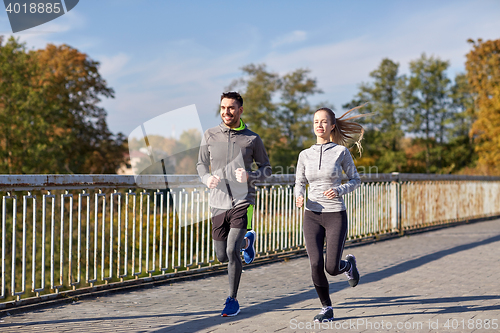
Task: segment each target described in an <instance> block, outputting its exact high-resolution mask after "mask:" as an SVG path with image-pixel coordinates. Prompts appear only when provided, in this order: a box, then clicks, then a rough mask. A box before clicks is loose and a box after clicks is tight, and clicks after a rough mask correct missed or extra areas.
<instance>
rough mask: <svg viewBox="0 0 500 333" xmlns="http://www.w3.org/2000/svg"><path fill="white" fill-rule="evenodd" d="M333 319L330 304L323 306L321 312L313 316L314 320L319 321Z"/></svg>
mask: <svg viewBox="0 0 500 333" xmlns="http://www.w3.org/2000/svg"><path fill="white" fill-rule="evenodd" d="M332 320H333V308H332V307H331V306H327V307H324V308H323V309H321V312H320V313H319V314H317V315H316V317H314V321H319V322H320V323H322V322H325V321H332Z"/></svg>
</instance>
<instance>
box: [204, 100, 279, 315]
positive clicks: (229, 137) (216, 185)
mask: <svg viewBox="0 0 500 333" xmlns="http://www.w3.org/2000/svg"><path fill="white" fill-rule="evenodd" d="M242 113H243V98H242V97H241V95H240V94H239V93H237V92H227V93H223V94H222V96H221V102H220V116H221V119H222V122H221V123H220V124H219V126H216V127H213V128H210V129H208V130H207V131H206V132H205V135H204V143H203V144H202V146H201V147H200V152H199V156H198V163H197V165H196V167H197V170H198V174H199V176H200V177H201V180H202V182H203V183H204V184H205V185H206V186H207V187H209V188H210V206H211V212H212V237H213V239H214V246H215V253H216V255H217V259H218V260H219V261H220V262H226V261H228V262H229V263H228V268H227V269H228V275H229V297H228V298H227V299H226V303H225V307H224V310H223V311H222V313H221V315H222V316H223V317H227V316H236V315H237V314H238V313H239V312H240V306H239V303H238V300H237V299H236V296H237V292H238V286H239V283H240V277H241V271H242V262H241V257H240V251H241V249H242V248H244V258H245V262H246V263H251V262H252V261H253V259H254V258H255V247H254V243H255V232H254V231H248V232H247V229H251V219H252V212H253V205H254V204H255V183H256V182H258V181H263V180H265V178H267V177H269V176H270V175H271V165H270V164H269V158H268V156H267V153H266V149H265V148H264V144H263V143H262V140H261V138H260V137H259V135H257V134H256V133H254V132H252V131H250V130H249V129H248V128H247V126H246V125H245V124H244V123H243V121H242V120H241V114H242ZM254 162H255V164H256V165H257V168H258V169H257V170H255V171H252V167H251V166H252V163H254ZM209 166H210V169H211V172H210V171H209Z"/></svg>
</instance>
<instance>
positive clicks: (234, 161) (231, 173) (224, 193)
mask: <svg viewBox="0 0 500 333" xmlns="http://www.w3.org/2000/svg"><path fill="white" fill-rule="evenodd" d="M242 125H243V126H240V127H239V128H237V129H232V128H228V127H226V126H225V125H224V124H223V123H221V124H219V126H216V127H213V128H210V129H208V130H207V131H206V132H205V135H204V138H203V142H202V145H201V147H200V151H199V154H198V163H197V164H196V169H197V171H198V175H199V176H200V178H201V181H202V182H203V184H205V185H207V181H208V178H209V177H210V176H211V175H214V176H218V177H219V178H220V179H221V181H220V182H219V184H218V186H217V187H216V188H214V189H211V190H210V206H211V207H214V208H220V209H230V208H232V207H235V206H236V205H238V204H242V203H248V204H252V205H254V204H255V183H257V182H261V181H264V180H265V179H266V178H267V177H269V176H271V172H272V171H271V165H270V163H269V157H268V156H267V153H266V149H265V148H264V144H263V142H262V139H261V138H260V137H259V135H258V134H256V133H254V132H252V131H251V130H249V129H248V128H247V126H246V125H245V124H243V122H242ZM253 162H255V164H256V166H257V169H256V170H254V171H252V163H253ZM209 167H210V169H211V173H210V170H209ZM238 168H243V169H245V170H246V171H247V172H248V180H247V182H246V183H239V182H238V181H237V180H236V175H235V171H236V169H238Z"/></svg>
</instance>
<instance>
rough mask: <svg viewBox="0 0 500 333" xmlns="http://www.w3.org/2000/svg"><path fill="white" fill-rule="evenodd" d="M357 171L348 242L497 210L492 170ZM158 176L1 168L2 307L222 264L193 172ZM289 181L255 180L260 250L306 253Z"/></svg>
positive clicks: (499, 198)
mask: <svg viewBox="0 0 500 333" xmlns="http://www.w3.org/2000/svg"><path fill="white" fill-rule="evenodd" d="M146 177H147V178H146ZM362 179H363V182H362V184H361V186H360V187H359V188H358V189H356V190H355V191H354V192H352V193H349V194H348V195H346V196H344V199H345V202H346V206H347V214H348V221H349V230H348V240H349V241H351V242H353V241H359V240H363V239H366V238H373V237H374V236H375V237H376V236H379V235H395V234H403V233H404V232H405V231H406V230H412V229H419V228H426V227H429V226H432V225H436V224H446V223H453V222H457V221H463V220H468V219H475V218H481V217H487V216H496V215H500V177H474V176H445V175H441V176H437V175H413V174H381V175H376V176H372V177H368V176H366V177H362ZM168 181H169V183H168V187H169V188H168V190H146V189H143V188H139V187H137V185H136V181H135V179H134V177H133V176H117V175H4V176H0V190H1V191H2V192H3V195H2V222H1V223H2V224H1V234H0V235H1V247H2V248H1V251H2V252H1V260H2V262H1V266H2V267H1V269H2V271H1V290H0V299H2V300H3V302H2V303H0V309H2V308H5V306H6V305H7V303H9V306H15V305H19V304H23V302H21V301H23V300H26V299H36V298H38V299H44V297H45V298H47V295H48V296H50V297H52V298H53V297H54V295H55V296H57V295H60V294H64V293H68V292H70V291H71V290H77V289H79V290H80V289H85V290H92V288H94V289H95V287H96V286H102V285H108V284H109V285H112V284H116V283H122V284H127V283H128V282H133V281H135V280H138V279H147V278H151V277H158V276H160V277H162V278H168V277H173V276H176V275H177V274H179V272H181V271H184V272H185V271H191V272H197V271H203V270H206V269H211V268H214V267H217V266H222V264H220V263H218V261H217V259H216V257H215V254H214V248H213V244H212V239H211V225H210V222H211V221H210V219H211V216H210V208H209V195H208V190H207V189H206V188H205V187H204V186H203V185H202V184H201V183H199V178H198V177H197V176H180V175H178V176H171V175H169V176H168ZM294 181H295V179H294V175H275V176H272V177H271V178H270V179H268V180H267V181H266V182H265V183H262V184H259V186H258V187H257V191H256V205H255V209H254V217H253V228H254V230H255V231H256V232H257V241H256V250H257V252H258V254H257V256H258V258H266V257H269V256H276V254H280V253H288V252H293V251H303V250H304V240H303V234H302V216H303V210H302V209H298V208H296V207H295V200H294V198H293V184H294ZM140 183H141V184H145V183H148V184H150V186H151V187H150V188H154V187H155V186H156V185H157V187H158V188H165V178H164V177H163V176H143V179H141V182H140ZM29 282H31V283H30V284H29V285H28V284H27V283H29Z"/></svg>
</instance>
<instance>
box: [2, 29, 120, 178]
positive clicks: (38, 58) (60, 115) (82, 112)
mask: <svg viewBox="0 0 500 333" xmlns="http://www.w3.org/2000/svg"><path fill="white" fill-rule="evenodd" d="M98 65H99V63H98V62H96V61H94V60H92V59H90V58H89V57H88V56H87V55H86V54H83V53H81V52H79V51H78V50H76V49H73V48H71V47H70V46H67V45H61V46H54V45H50V44H49V45H47V47H46V48H45V49H41V50H36V51H28V50H26V47H25V45H24V44H21V43H19V42H18V41H17V40H15V39H14V38H10V39H9V40H8V41H7V42H6V43H5V44H2V43H1V40H0V126H1V130H0V172H1V173H8V174H43V173H115V172H116V169H117V168H118V167H119V165H120V164H121V163H122V161H123V154H124V152H125V151H126V146H125V138H124V136H123V135H122V134H121V133H119V134H118V135H116V136H115V135H113V134H112V133H111V132H110V131H109V129H108V127H107V123H106V112H105V111H104V109H102V108H100V107H99V106H98V103H99V102H100V97H101V96H104V97H113V94H114V92H113V90H112V89H111V88H109V87H107V85H106V81H105V80H104V79H103V78H102V77H101V76H100V74H99V72H98Z"/></svg>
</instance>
